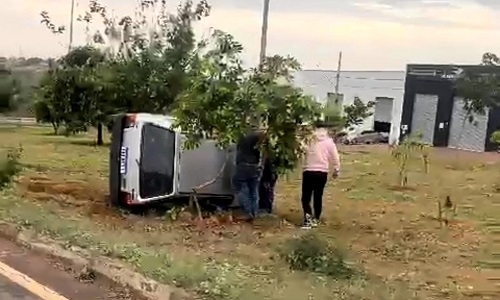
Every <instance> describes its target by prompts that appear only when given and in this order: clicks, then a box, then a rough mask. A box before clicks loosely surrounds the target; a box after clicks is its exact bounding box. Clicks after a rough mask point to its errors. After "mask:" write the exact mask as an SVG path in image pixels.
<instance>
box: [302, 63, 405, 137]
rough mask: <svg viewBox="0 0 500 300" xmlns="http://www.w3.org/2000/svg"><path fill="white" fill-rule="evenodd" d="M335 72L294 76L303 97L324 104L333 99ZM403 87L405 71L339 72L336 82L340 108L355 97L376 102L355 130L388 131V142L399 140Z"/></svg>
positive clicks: (305, 72) (312, 71) (306, 73)
mask: <svg viewBox="0 0 500 300" xmlns="http://www.w3.org/2000/svg"><path fill="white" fill-rule="evenodd" d="M336 76H337V72H336V71H328V70H302V71H300V72H297V73H296V74H295V78H294V82H295V85H296V86H298V87H301V88H302V89H303V90H304V92H305V93H306V94H309V95H312V96H314V97H315V98H316V99H317V100H318V101H319V102H321V103H326V102H327V100H328V99H329V98H330V99H332V98H334V97H335V85H336ZM404 85H405V72H404V71H342V72H340V80H339V99H341V104H343V105H344V106H345V105H349V104H352V102H353V101H354V98H355V97H359V98H360V99H361V100H362V101H364V102H368V101H375V102H376V106H375V112H374V115H373V116H372V117H370V118H368V119H366V120H365V122H364V123H363V124H362V125H361V126H359V127H358V128H356V129H355V132H360V131H363V130H373V129H376V130H377V131H386V132H387V131H388V132H390V133H389V136H390V137H389V142H390V143H394V142H397V140H398V139H399V132H400V124H401V112H402V106H403V94H404Z"/></svg>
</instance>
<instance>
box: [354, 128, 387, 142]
mask: <svg viewBox="0 0 500 300" xmlns="http://www.w3.org/2000/svg"><path fill="white" fill-rule="evenodd" d="M351 143H352V144H387V143H389V134H388V133H385V132H376V131H363V132H361V134H359V135H358V136H356V137H354V138H353V139H352V141H351Z"/></svg>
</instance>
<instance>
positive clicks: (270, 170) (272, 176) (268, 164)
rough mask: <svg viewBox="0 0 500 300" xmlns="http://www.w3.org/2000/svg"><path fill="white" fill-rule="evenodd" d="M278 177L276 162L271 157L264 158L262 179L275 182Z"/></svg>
mask: <svg viewBox="0 0 500 300" xmlns="http://www.w3.org/2000/svg"><path fill="white" fill-rule="evenodd" d="M276 179H278V173H277V172H276V164H275V162H273V161H272V160H271V159H269V158H266V159H265V160H264V165H263V169H262V177H261V179H260V180H261V181H263V182H273V181H275V180H276Z"/></svg>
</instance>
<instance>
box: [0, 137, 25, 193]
mask: <svg viewBox="0 0 500 300" xmlns="http://www.w3.org/2000/svg"><path fill="white" fill-rule="evenodd" d="M22 152H23V148H22V147H21V146H19V147H17V148H11V149H9V150H7V153H6V155H5V157H4V158H3V159H0V189H2V188H5V187H6V186H7V185H9V184H10V183H11V182H12V181H13V180H14V177H15V176H16V175H18V174H19V173H20V172H21V169H22V167H21V163H20V161H19V159H20V158H21V154H22Z"/></svg>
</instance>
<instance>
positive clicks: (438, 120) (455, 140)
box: [401, 64, 500, 152]
mask: <svg viewBox="0 0 500 300" xmlns="http://www.w3.org/2000/svg"><path fill="white" fill-rule="evenodd" d="M464 70H466V71H468V72H471V73H476V74H494V73H495V74H497V75H498V74H500V67H492V66H477V65H476V66H474V65H460V66H455V65H424V64H422V65H408V66H407V73H406V79H405V93H404V101H403V110H402V122H401V130H402V135H401V136H402V137H404V136H406V135H409V134H417V133H418V134H421V135H422V137H423V140H424V141H425V142H427V143H429V144H431V145H433V146H435V147H448V148H454V149H460V150H468V151H478V152H482V151H493V150H496V149H497V147H498V146H497V145H495V144H493V143H492V142H491V141H490V136H491V134H492V133H493V132H494V131H496V130H500V108H495V109H489V110H486V112H485V114H481V115H480V114H472V117H473V122H470V121H469V115H468V114H467V112H466V110H465V109H464V103H463V99H462V98H460V96H459V95H458V94H457V92H456V84H455V82H456V79H457V78H458V77H459V76H460V74H462V72H464Z"/></svg>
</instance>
